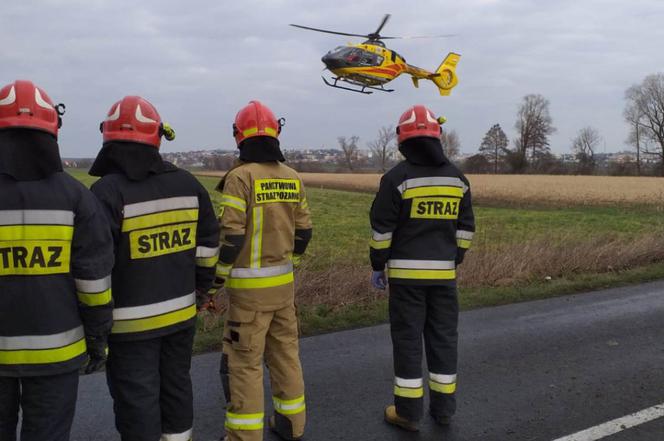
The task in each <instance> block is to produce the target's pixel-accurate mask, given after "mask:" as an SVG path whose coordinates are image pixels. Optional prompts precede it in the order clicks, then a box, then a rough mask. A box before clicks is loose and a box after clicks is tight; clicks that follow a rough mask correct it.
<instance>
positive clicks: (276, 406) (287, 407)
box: [273, 400, 305, 411]
mask: <svg viewBox="0 0 664 441" xmlns="http://www.w3.org/2000/svg"><path fill="white" fill-rule="evenodd" d="M273 404H274V409H275V410H283V411H288V410H297V409H301V408H303V407H304V406H305V404H304V400H302V401H300V402H299V403H295V404H283V403H280V402H278V401H276V400H274V402H273Z"/></svg>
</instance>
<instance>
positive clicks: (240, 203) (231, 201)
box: [220, 193, 247, 216]
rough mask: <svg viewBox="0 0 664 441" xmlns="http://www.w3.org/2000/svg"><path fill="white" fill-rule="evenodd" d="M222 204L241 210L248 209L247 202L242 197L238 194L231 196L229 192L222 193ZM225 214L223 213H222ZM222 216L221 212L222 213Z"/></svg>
mask: <svg viewBox="0 0 664 441" xmlns="http://www.w3.org/2000/svg"><path fill="white" fill-rule="evenodd" d="M221 205H222V206H226V207H231V208H235V209H236V210H240V211H247V203H246V202H245V201H244V199H242V198H238V197H236V196H231V195H229V194H226V193H224V194H222V195H221ZM222 214H223V213H222ZM220 216H221V214H220Z"/></svg>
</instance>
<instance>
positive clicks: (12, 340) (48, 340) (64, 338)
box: [0, 326, 85, 351]
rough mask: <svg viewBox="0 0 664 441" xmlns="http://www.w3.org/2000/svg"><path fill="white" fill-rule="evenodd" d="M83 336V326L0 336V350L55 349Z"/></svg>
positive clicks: (74, 341)
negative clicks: (24, 334)
mask: <svg viewBox="0 0 664 441" xmlns="http://www.w3.org/2000/svg"><path fill="white" fill-rule="evenodd" d="M83 337H85V332H84V331H83V326H79V327H78V328H74V329H71V330H69V331H65V332H61V333H59V334H51V335H26V336H21V337H2V336H0V350H2V351H18V350H21V349H28V350H39V349H56V348H61V347H63V346H68V345H70V344H72V343H76V342H77V341H79V340H80V339H82V338H83Z"/></svg>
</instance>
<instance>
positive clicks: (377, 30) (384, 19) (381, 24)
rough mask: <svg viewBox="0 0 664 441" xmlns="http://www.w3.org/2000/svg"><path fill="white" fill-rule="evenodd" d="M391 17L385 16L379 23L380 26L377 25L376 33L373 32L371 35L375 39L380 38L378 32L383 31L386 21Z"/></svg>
mask: <svg viewBox="0 0 664 441" xmlns="http://www.w3.org/2000/svg"><path fill="white" fill-rule="evenodd" d="M390 17H391V15H390V14H385V17H383V21H381V22H380V25H378V29H376V32H374V33H373V34H371V35H375V36H376V37H379V36H380V31H382V30H383V28H384V27H385V25H386V24H387V22H388V20H389V19H390Z"/></svg>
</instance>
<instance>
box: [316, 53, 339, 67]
mask: <svg viewBox="0 0 664 441" xmlns="http://www.w3.org/2000/svg"><path fill="white" fill-rule="evenodd" d="M321 61H322V62H323V64H325V67H327V68H328V69H330V70H332V69H337V68H340V67H342V64H343V62H342V60H341V59H339V57H337V56H335V55H332V54H327V55H324V56H323V58H321Z"/></svg>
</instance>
